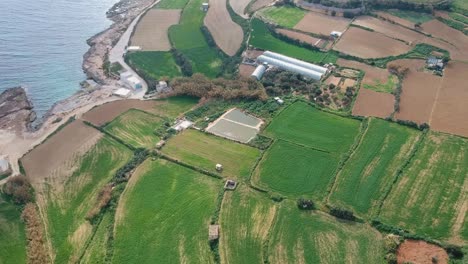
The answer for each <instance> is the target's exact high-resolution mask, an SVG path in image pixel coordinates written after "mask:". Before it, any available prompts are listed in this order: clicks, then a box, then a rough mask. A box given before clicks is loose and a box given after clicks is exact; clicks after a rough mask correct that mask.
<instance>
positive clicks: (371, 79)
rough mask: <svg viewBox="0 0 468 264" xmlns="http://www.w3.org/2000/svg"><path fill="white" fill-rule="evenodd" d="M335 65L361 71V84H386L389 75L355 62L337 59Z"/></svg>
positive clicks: (381, 70) (378, 69)
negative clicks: (362, 74)
mask: <svg viewBox="0 0 468 264" xmlns="http://www.w3.org/2000/svg"><path fill="white" fill-rule="evenodd" d="M336 63H337V64H338V65H340V66H344V67H349V68H354V69H360V70H363V71H364V72H365V75H364V79H363V80H362V84H368V85H374V84H376V83H377V82H380V83H386V82H387V80H388V77H389V76H390V73H389V72H388V71H387V70H385V69H381V68H377V67H372V66H370V65H367V64H364V63H361V62H357V61H350V60H345V59H338V61H337V62H336Z"/></svg>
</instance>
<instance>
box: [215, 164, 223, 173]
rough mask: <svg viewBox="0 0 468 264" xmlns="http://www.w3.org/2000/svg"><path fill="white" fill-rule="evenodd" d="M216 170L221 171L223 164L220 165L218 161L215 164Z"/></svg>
mask: <svg viewBox="0 0 468 264" xmlns="http://www.w3.org/2000/svg"><path fill="white" fill-rule="evenodd" d="M216 170H217V171H222V170H223V165H221V164H219V163H218V164H216Z"/></svg>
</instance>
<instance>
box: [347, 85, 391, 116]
mask: <svg viewBox="0 0 468 264" xmlns="http://www.w3.org/2000/svg"><path fill="white" fill-rule="evenodd" d="M394 104H395V98H394V97H393V95H392V94H389V93H379V92H375V91H372V90H369V89H366V88H361V89H359V93H358V96H357V98H356V102H355V103H354V107H353V111H352V114H353V115H357V116H376V117H381V118H386V117H388V116H390V115H391V114H392V113H393V106H394Z"/></svg>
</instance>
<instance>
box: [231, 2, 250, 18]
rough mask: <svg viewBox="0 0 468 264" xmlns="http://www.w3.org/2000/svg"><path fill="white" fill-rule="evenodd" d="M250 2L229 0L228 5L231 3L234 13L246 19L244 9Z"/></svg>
mask: <svg viewBox="0 0 468 264" xmlns="http://www.w3.org/2000/svg"><path fill="white" fill-rule="evenodd" d="M250 2H251V0H229V5H231V7H232V10H234V12H236V14H238V15H239V16H241V17H243V18H245V19H247V18H248V17H249V16H248V15H247V14H246V10H245V9H246V8H247V6H248V5H249V3H250Z"/></svg>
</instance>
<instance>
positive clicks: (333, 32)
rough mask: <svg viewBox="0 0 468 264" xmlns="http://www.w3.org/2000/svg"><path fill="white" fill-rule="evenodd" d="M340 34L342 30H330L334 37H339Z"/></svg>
mask: <svg viewBox="0 0 468 264" xmlns="http://www.w3.org/2000/svg"><path fill="white" fill-rule="evenodd" d="M342 34H343V32H339V31H332V32H330V36H332V37H334V38H339V37H341V35H342Z"/></svg>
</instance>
